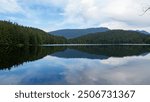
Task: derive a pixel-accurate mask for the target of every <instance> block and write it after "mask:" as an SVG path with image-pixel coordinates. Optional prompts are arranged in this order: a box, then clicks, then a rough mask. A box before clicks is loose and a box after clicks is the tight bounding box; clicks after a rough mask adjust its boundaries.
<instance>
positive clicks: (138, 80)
mask: <svg viewBox="0 0 150 102" xmlns="http://www.w3.org/2000/svg"><path fill="white" fill-rule="evenodd" d="M0 52H1V53H0V67H1V69H3V70H1V71H0V80H1V81H0V84H57V85H58V84H61V85H62V84H94V85H95V84H96V85H102V84H108V85H110V84H131V85H133V84H150V74H149V73H150V68H149V66H150V63H149V62H150V54H149V52H150V47H148V46H97V47H96V46H95V47H93V46H91V47H90V46H88V47H23V48H12V47H11V48H9V47H1V50H0ZM25 62H28V63H25ZM7 68H9V70H4V69H7Z"/></svg>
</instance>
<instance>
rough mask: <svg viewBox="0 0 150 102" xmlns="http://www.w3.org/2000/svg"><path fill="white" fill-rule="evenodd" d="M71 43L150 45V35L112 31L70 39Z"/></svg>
mask: <svg viewBox="0 0 150 102" xmlns="http://www.w3.org/2000/svg"><path fill="white" fill-rule="evenodd" d="M69 42H70V43H82V44H124V43H130V44H148V43H149V44H150V35H146V34H142V33H139V32H136V31H124V30H111V31H107V32H102V33H95V34H88V35H85V36H81V37H78V38H74V39H69Z"/></svg>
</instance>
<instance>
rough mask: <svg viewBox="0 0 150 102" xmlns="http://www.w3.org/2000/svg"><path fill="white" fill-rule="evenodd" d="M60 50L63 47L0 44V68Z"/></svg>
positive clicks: (6, 67) (7, 67)
mask: <svg viewBox="0 0 150 102" xmlns="http://www.w3.org/2000/svg"><path fill="white" fill-rule="evenodd" d="M62 50H64V48H63V47H61V48H58V47H41V46H23V47H17V46H0V70H3V69H10V68H11V67H13V66H18V65H21V64H23V63H24V62H30V61H34V60H38V59H41V58H43V57H45V56H46V55H49V54H52V53H54V52H57V51H62Z"/></svg>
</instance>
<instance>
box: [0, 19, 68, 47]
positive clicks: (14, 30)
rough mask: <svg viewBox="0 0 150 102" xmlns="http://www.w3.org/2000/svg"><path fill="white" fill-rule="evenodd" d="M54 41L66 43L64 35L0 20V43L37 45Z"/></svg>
mask: <svg viewBox="0 0 150 102" xmlns="http://www.w3.org/2000/svg"><path fill="white" fill-rule="evenodd" d="M60 39H61V40H60ZM54 43H66V39H65V38H64V37H59V36H53V35H50V34H48V33H46V32H44V31H42V30H40V29H36V28H31V27H24V26H20V25H18V24H17V23H12V22H8V21H0V44H1V45H18V44H23V45H39V44H54Z"/></svg>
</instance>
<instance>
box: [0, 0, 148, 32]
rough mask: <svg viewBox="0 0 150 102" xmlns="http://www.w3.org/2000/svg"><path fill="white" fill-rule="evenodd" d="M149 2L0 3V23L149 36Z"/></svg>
mask: <svg viewBox="0 0 150 102" xmlns="http://www.w3.org/2000/svg"><path fill="white" fill-rule="evenodd" d="M148 7H150V0H0V20H10V21H12V22H17V23H18V24H20V25H24V26H31V27H36V28H39V29H42V30H44V31H47V32H48V31H53V30H58V29H77V28H96V27H108V28H110V29H124V30H146V31H148V32H150V11H148V12H146V13H145V14H143V13H144V10H146V9H147V8H148Z"/></svg>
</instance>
